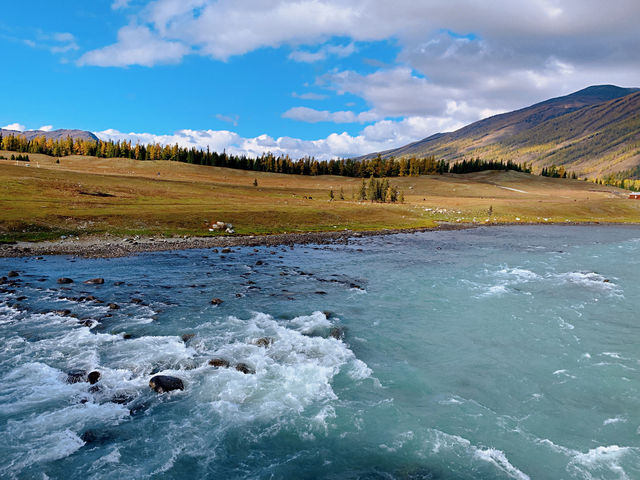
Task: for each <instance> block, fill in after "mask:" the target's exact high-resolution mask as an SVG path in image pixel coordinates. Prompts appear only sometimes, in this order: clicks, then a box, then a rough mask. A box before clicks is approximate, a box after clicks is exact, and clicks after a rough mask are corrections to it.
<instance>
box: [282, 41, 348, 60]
mask: <svg viewBox="0 0 640 480" xmlns="http://www.w3.org/2000/svg"><path fill="white" fill-rule="evenodd" d="M355 51H356V46H355V44H354V43H353V42H352V43H349V44H347V45H332V44H327V45H323V46H322V47H320V48H319V49H318V50H316V51H315V52H310V51H308V50H299V49H297V50H294V51H293V52H291V53H290V54H289V58H290V59H291V60H294V61H296V62H303V63H313V62H318V61H320V60H326V59H327V58H328V57H330V56H335V57H338V58H344V57H348V56H350V55H353V53H354V52H355Z"/></svg>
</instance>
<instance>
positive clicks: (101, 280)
mask: <svg viewBox="0 0 640 480" xmlns="http://www.w3.org/2000/svg"><path fill="white" fill-rule="evenodd" d="M84 283H86V284H87V285H102V284H103V283H104V278H91V279H89V280H86V281H85V282H84Z"/></svg>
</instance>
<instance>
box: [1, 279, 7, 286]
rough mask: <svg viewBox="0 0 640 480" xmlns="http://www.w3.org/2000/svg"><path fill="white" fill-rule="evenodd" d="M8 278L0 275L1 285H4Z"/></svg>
mask: <svg viewBox="0 0 640 480" xmlns="http://www.w3.org/2000/svg"><path fill="white" fill-rule="evenodd" d="M7 280H8V278H7V277H0V285H4V284H5V283H7Z"/></svg>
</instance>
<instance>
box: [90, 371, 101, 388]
mask: <svg viewBox="0 0 640 480" xmlns="http://www.w3.org/2000/svg"><path fill="white" fill-rule="evenodd" d="M100 376H101V375H100V372H98V371H96V370H94V371H93V372H90V373H89V375H88V376H87V380H89V383H90V384H91V385H93V384H95V383H97V382H98V380H100Z"/></svg>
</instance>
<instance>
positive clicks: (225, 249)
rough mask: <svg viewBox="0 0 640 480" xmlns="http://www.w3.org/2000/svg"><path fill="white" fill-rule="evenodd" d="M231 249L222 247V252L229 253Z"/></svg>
mask: <svg viewBox="0 0 640 480" xmlns="http://www.w3.org/2000/svg"><path fill="white" fill-rule="evenodd" d="M232 251H233V250H231V249H230V248H223V249H222V253H231V252H232Z"/></svg>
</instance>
